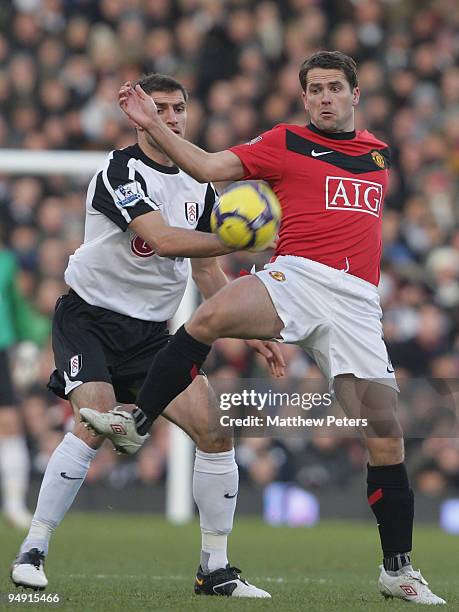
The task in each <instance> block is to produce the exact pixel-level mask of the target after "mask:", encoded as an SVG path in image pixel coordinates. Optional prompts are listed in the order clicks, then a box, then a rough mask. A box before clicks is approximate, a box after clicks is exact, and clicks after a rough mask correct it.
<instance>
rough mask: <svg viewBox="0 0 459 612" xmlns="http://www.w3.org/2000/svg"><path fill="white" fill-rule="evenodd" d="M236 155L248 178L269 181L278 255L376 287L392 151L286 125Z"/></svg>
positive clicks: (355, 137)
mask: <svg viewBox="0 0 459 612" xmlns="http://www.w3.org/2000/svg"><path fill="white" fill-rule="evenodd" d="M230 151H232V152H233V153H235V154H236V155H237V156H238V157H239V158H240V160H241V162H242V164H243V165H244V169H245V174H244V179H259V180H264V181H266V182H267V183H269V185H270V186H271V188H272V189H273V191H274V192H275V193H276V195H277V197H278V198H279V201H280V203H281V205H282V223H281V228H280V233H279V241H278V244H277V249H276V255H297V256H300V257H306V258H308V259H313V260H314V261H318V262H320V263H323V264H325V265H327V266H331V267H332V268H337V269H338V270H345V271H346V272H348V273H349V274H353V275H354V276H358V277H360V278H362V279H364V280H366V281H368V282H370V283H373V284H374V285H377V284H378V282H379V266H380V259H381V214H382V209H383V202H384V195H385V192H386V188H387V181H388V171H387V168H388V166H389V163H390V155H389V148H388V146H387V144H385V143H384V142H382V141H380V140H378V139H377V138H375V137H374V136H373V135H372V134H370V132H367V131H366V130H365V131H362V132H344V133H336V134H326V133H325V132H322V131H321V130H319V129H318V128H316V127H315V126H314V125H312V124H310V125H308V126H305V127H301V126H297V125H287V124H281V125H278V126H276V127H275V128H273V129H272V130H269V131H268V132H265V133H264V134H262V135H261V136H258V138H255V139H254V140H252V141H251V142H249V143H247V144H243V145H238V146H235V147H231V149H230Z"/></svg>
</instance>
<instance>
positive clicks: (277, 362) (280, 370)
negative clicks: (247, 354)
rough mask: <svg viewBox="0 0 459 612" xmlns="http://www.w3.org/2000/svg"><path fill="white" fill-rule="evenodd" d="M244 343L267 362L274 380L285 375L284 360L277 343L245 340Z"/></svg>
mask: <svg viewBox="0 0 459 612" xmlns="http://www.w3.org/2000/svg"><path fill="white" fill-rule="evenodd" d="M245 342H246V344H247V345H248V346H250V347H251V348H253V349H255V350H256V351H257V353H259V354H260V355H263V357H264V358H265V359H266V361H267V362H268V366H269V371H270V372H271V374H272V375H273V376H274V377H275V378H281V377H282V376H283V375H284V374H285V360H284V356H283V355H282V351H281V348H280V346H279V344H278V343H277V342H272V341H268V340H246V341H245Z"/></svg>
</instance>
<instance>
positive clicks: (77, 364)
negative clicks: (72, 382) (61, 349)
mask: <svg viewBox="0 0 459 612" xmlns="http://www.w3.org/2000/svg"><path fill="white" fill-rule="evenodd" d="M82 365H83V355H74V356H73V357H70V359H69V371H70V378H75V376H76V375H77V374H78V372H79V371H80V370H81V366H82Z"/></svg>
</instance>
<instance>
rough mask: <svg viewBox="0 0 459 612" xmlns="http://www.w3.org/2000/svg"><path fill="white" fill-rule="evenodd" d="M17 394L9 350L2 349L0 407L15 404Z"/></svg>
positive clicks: (0, 356)
mask: <svg viewBox="0 0 459 612" xmlns="http://www.w3.org/2000/svg"><path fill="white" fill-rule="evenodd" d="M15 405H16V396H15V394H14V389H13V381H12V380H11V372H10V363H9V359H8V352H7V351H6V350H3V351H0V408H4V407H6V406H15Z"/></svg>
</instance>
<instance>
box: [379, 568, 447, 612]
mask: <svg viewBox="0 0 459 612" xmlns="http://www.w3.org/2000/svg"><path fill="white" fill-rule="evenodd" d="M379 569H380V570H381V574H380V576H379V581H378V586H379V590H380V591H381V593H382V595H384V597H385V598H386V599H392V598H393V597H395V598H397V599H403V600H404V601H411V602H412V603H417V604H426V605H430V606H437V605H442V604H445V603H446V601H445V600H444V599H442V598H441V597H438V595H435V593H432V591H431V590H430V589H429V586H428V582H427V580H425V579H424V578H423V577H422V576H421V572H420V571H418V570H414V569H413V568H412V567H411V565H406V566H405V567H402V569H401V570H399V571H398V572H397V574H396V575H394V576H392V575H391V574H388V573H387V572H386V570H385V569H384V566H383V565H380V566H379Z"/></svg>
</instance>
